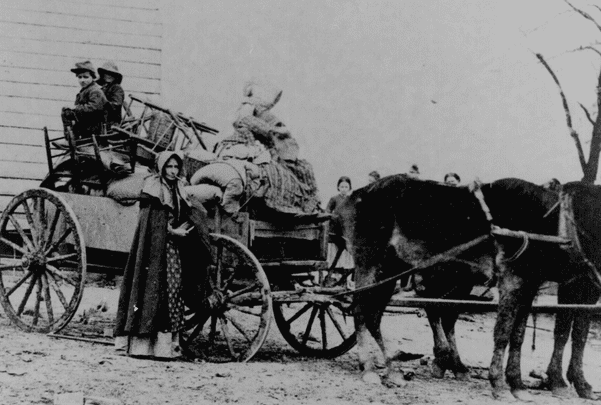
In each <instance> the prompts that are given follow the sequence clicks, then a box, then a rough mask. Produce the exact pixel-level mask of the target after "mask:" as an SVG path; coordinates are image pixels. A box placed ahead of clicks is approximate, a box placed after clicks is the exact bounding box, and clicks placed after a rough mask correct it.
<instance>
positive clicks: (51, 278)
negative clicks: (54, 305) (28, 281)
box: [46, 272, 69, 309]
mask: <svg viewBox="0 0 601 405" xmlns="http://www.w3.org/2000/svg"><path fill="white" fill-rule="evenodd" d="M46 274H47V276H48V283H49V284H50V286H51V287H52V289H53V290H54V293H55V294H56V296H57V297H58V300H59V301H60V302H61V304H62V305H63V308H65V309H67V308H68V307H69V303H68V302H67V299H66V298H65V295H64V294H63V292H62V291H61V289H60V287H59V286H58V283H57V282H56V280H55V279H54V275H53V274H52V273H50V272H47V273H46Z"/></svg>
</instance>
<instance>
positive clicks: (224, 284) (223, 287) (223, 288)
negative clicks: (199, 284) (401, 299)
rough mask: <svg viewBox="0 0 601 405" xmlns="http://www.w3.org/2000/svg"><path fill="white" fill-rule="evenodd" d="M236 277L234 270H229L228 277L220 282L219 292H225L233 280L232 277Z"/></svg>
mask: <svg viewBox="0 0 601 405" xmlns="http://www.w3.org/2000/svg"><path fill="white" fill-rule="evenodd" d="M235 275H236V272H235V269H230V275H229V277H228V278H226V279H225V280H223V281H222V283H221V288H220V291H222V292H223V291H227V288H228V287H229V285H230V283H231V282H232V281H233V280H234V276H235Z"/></svg>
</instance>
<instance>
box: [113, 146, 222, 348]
mask: <svg viewBox="0 0 601 405" xmlns="http://www.w3.org/2000/svg"><path fill="white" fill-rule="evenodd" d="M182 165H183V160H182V158H181V156H180V155H179V154H178V153H176V152H163V153H161V154H160V155H159V156H158V158H157V164H156V170H157V173H156V174H155V175H154V176H151V177H149V178H148V179H147V180H146V181H145V183H144V187H143V189H142V195H141V200H140V214H139V217H138V226H137V229H136V233H135V236H134V240H133V243H132V248H131V251H130V254H129V258H128V260H127V265H126V267H125V272H124V275H123V283H122V285H121V291H120V295H119V306H118V310H117V319H116V326H115V336H116V340H115V346H116V348H117V350H123V351H126V352H127V354H128V355H131V356H137V357H155V358H163V359H170V358H176V357H179V356H181V350H180V347H179V339H178V338H179V333H178V332H179V331H180V330H182V328H183V326H184V297H185V296H186V298H187V297H188V296H190V295H191V294H192V295H194V294H196V296H197V297H198V294H197V293H198V291H199V289H198V288H196V287H192V286H198V285H199V282H200V283H202V281H201V280H202V279H201V277H200V274H199V273H198V268H199V267H201V266H198V263H199V262H203V261H204V260H206V258H207V255H210V250H208V249H210V247H209V244H208V238H207V235H206V234H204V233H203V232H205V231H204V230H203V229H204V226H203V218H202V216H198V213H196V214H194V212H193V211H192V208H191V206H190V205H189V203H188V199H187V196H186V193H185V191H184V188H183V186H184V184H183V182H182V181H181V180H180V177H179V176H180V174H181V169H182ZM200 214H201V215H202V213H200ZM191 248H192V249H195V250H194V251H192V255H193V257H194V259H195V260H194V261H195V262H196V266H195V267H196V269H195V270H196V273H194V272H189V271H188V272H187V273H183V272H182V269H186V268H189V266H188V264H189V263H190V261H191V260H190V259H191V255H190V253H191V252H190V250H191ZM199 248H200V251H199ZM201 268H202V267H201ZM182 278H185V279H186V280H185V281H186V282H185V284H184V283H182ZM184 285H186V291H184V287H183V286H184ZM188 287H191V288H188ZM195 288H196V290H195Z"/></svg>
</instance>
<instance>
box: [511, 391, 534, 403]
mask: <svg viewBox="0 0 601 405" xmlns="http://www.w3.org/2000/svg"><path fill="white" fill-rule="evenodd" d="M511 394H512V395H513V396H514V397H515V398H516V399H518V400H520V401H523V402H534V397H533V396H532V395H531V394H530V393H529V392H528V391H526V390H523V389H516V390H511Z"/></svg>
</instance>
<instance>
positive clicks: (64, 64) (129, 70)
mask: <svg viewBox="0 0 601 405" xmlns="http://www.w3.org/2000/svg"><path fill="white" fill-rule="evenodd" d="M0 26H3V24H2V22H0ZM2 56H3V57H2V58H0V66H2V67H15V68H21V69H33V70H50V71H57V72H65V71H68V70H69V69H70V65H69V63H73V60H77V59H82V60H83V58H84V57H86V56H84V55H82V57H81V58H75V57H74V58H73V60H65V57H64V56H56V55H39V54H36V55H35V56H32V54H30V53H28V52H27V51H26V50H21V51H7V52H4V53H3V55H2ZM91 59H92V62H93V63H96V64H97V65H98V66H101V65H102V62H103V61H102V60H101V59H96V58H91ZM115 63H117V65H118V67H119V71H120V72H122V73H123V75H124V76H125V80H126V81H125V83H124V84H126V85H127V83H128V82H129V81H130V80H131V79H132V78H141V79H153V80H160V77H161V67H160V66H159V65H155V64H149V63H140V62H138V61H131V62H130V61H123V60H115ZM69 73H71V72H69ZM38 82H39V80H38ZM62 84H64V83H62ZM126 87H127V86H126Z"/></svg>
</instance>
